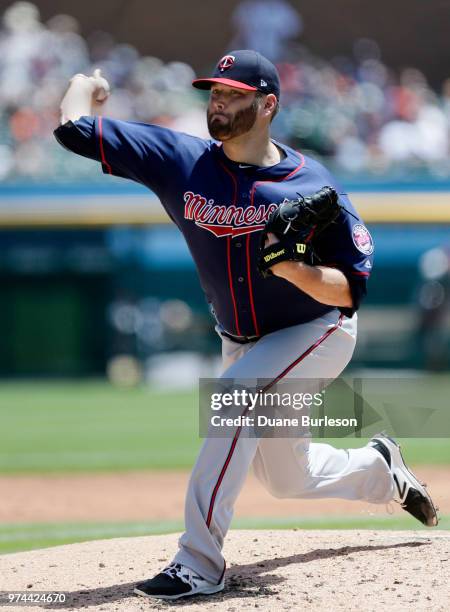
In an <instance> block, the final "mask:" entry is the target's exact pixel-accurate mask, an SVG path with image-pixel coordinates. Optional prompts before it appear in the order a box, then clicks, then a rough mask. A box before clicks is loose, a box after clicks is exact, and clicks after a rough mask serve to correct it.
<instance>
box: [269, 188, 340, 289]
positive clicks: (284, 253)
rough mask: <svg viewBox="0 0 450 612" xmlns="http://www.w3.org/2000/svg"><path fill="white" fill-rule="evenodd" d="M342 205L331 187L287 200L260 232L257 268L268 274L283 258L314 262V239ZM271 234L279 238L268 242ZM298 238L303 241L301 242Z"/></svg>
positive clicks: (315, 258)
mask: <svg viewBox="0 0 450 612" xmlns="http://www.w3.org/2000/svg"><path fill="white" fill-rule="evenodd" d="M341 208H342V206H341V205H340V204H339V196H338V194H337V193H336V191H335V190H334V189H333V188H332V187H322V189H320V190H319V191H317V193H314V194H313V195H311V196H308V197H306V198H304V197H303V196H300V197H299V198H298V200H285V201H284V202H282V203H281V204H280V205H279V206H278V207H277V208H276V209H275V210H274V211H273V212H272V213H271V214H270V216H269V219H268V220H267V223H266V224H265V226H264V231H263V232H262V233H261V241H260V256H259V260H258V270H259V272H260V274H261V275H262V276H263V277H264V278H267V277H268V276H270V275H271V274H272V272H271V269H270V268H272V266H274V265H275V264H277V263H279V262H280V261H305V262H306V263H308V264H310V265H314V263H316V260H318V258H317V256H316V255H315V253H314V248H313V241H315V240H316V239H317V236H318V235H320V233H321V232H323V230H324V229H325V228H326V227H328V226H329V225H330V224H331V223H333V222H334V221H335V220H336V219H337V217H338V216H339V213H340V212H341ZM269 234H274V235H275V236H276V237H277V238H278V242H276V243H275V244H272V245H270V246H266V239H267V237H268V235H269ZM299 240H300V241H301V242H299Z"/></svg>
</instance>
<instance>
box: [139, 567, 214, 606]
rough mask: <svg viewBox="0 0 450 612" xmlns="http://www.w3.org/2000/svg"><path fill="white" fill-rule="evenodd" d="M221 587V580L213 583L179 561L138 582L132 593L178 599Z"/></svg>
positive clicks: (202, 593)
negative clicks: (218, 582)
mask: <svg viewBox="0 0 450 612" xmlns="http://www.w3.org/2000/svg"><path fill="white" fill-rule="evenodd" d="M223 587H224V583H223V581H222V582H221V583H220V584H213V583H212V582H208V581H207V580H205V579H204V578H202V577H201V576H199V575H198V574H197V573H196V572H194V571H193V570H191V569H190V568H189V567H186V566H185V565H181V564H180V563H171V564H170V565H169V566H168V567H166V568H165V569H163V571H162V572H161V573H160V574H157V575H156V576H155V577H154V578H151V579H150V580H145V581H144V582H139V583H138V584H137V585H136V587H135V589H134V593H136V595H143V596H144V597H155V598H157V599H180V598H181V597H190V596H191V595H200V594H201V595H212V594H213V593H218V592H219V591H222V590H223Z"/></svg>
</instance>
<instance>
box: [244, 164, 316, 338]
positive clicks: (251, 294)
mask: <svg viewBox="0 0 450 612" xmlns="http://www.w3.org/2000/svg"><path fill="white" fill-rule="evenodd" d="M299 155H300V157H301V162H300V164H299V165H298V166H297V167H296V168H294V169H293V170H292V172H289V174H287V175H286V176H284V177H283V178H280V179H273V180H267V181H255V182H254V183H253V185H252V189H251V191H250V205H251V206H254V204H253V201H254V197H255V191H256V185H258V184H259V183H280V182H282V181H286V180H287V179H288V178H290V177H291V176H292V175H294V174H295V173H296V172H298V171H299V170H300V169H301V168H303V166H304V165H305V158H304V157H303V155H302V154H301V153H299ZM314 229H315V228H313V230H312V233H311V234H310V235H309V236H308V239H307V240H309V238H310V237H311V236H312V234H313V233H314ZM307 240H306V241H307ZM306 241H305V242H306ZM246 255H247V276H248V292H249V296H250V307H251V310H252V319H253V325H254V327H255V335H256V336H259V326H258V320H257V318H256V311H255V303H254V300H253V287H252V277H251V268H250V234H249V235H248V236H247V253H246Z"/></svg>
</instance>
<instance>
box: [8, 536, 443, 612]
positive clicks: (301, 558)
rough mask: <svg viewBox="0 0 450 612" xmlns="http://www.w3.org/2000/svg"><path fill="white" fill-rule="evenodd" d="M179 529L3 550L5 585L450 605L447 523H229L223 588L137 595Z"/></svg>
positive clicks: (73, 592)
mask: <svg viewBox="0 0 450 612" xmlns="http://www.w3.org/2000/svg"><path fill="white" fill-rule="evenodd" d="M177 538H178V536H177V535H176V534H171V535H166V536H150V537H139V538H131V539H130V538H120V539H115V540H102V541H96V542H87V543H81V544H73V545H69V546H59V547H55V548H48V549H44V550H37V551H32V552H25V553H14V554H10V555H3V556H2V557H0V583H1V590H3V591H22V590H23V591H27V592H28V593H31V592H36V591H53V592H61V591H64V592H68V593H67V600H66V602H65V603H63V604H61V603H59V604H44V605H41V606H35V605H34V606H32V607H29V606H26V607H25V606H20V605H19V606H14V607H9V606H8V607H7V608H6V609H8V610H49V609H52V610H53V609H60V610H61V609H63V610H80V609H83V608H88V609H89V610H93V611H95V610H99V611H100V610H105V611H106V610H120V611H121V612H122V611H123V612H134V611H137V610H144V611H145V610H168V609H170V608H176V607H183V608H187V609H189V610H192V611H196V610H213V609H214V610H219V611H220V610H223V611H227V612H239V611H240V610H241V609H245V608H259V609H260V610H270V611H271V612H273V611H274V610H302V609H307V610H308V611H310V610H321V612H323V610H324V609H328V610H346V611H347V610H364V611H372V610H373V611H377V612H378V611H379V610H380V609H389V610H390V611H392V610H402V611H403V610H405V609H412V610H432V611H437V610H442V611H444V610H448V602H449V600H450V586H449V583H448V574H449V572H448V570H449V567H450V535H449V534H448V533H446V532H443V531H430V532H423V531H421V532H414V531H400V532H392V531H390V532H389V531H303V530H289V531H288V530H286V531H231V532H230V534H229V535H228V537H227V541H226V546H225V554H226V557H227V560H228V568H229V569H228V571H227V575H226V577H227V581H226V587H225V590H224V591H223V592H222V593H220V594H218V595H214V596H212V597H202V596H198V597H196V598H192V599H190V600H184V601H183V600H181V601H180V602H178V603H165V602H160V601H157V600H151V599H147V598H141V597H138V596H135V595H133V586H134V583H135V582H136V581H137V580H141V579H144V578H147V577H150V576H152V575H153V574H154V573H156V572H157V571H159V570H160V569H161V568H162V567H163V566H164V565H165V564H166V563H167V562H168V561H170V560H171V558H172V554H173V553H174V551H175V550H176V544H177Z"/></svg>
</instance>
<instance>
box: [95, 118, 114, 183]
mask: <svg viewBox="0 0 450 612" xmlns="http://www.w3.org/2000/svg"><path fill="white" fill-rule="evenodd" d="M102 121H103V117H99V118H98V137H99V143H100V155H101V158H102V164H103V165H104V166H105V167H106V169H107V170H108V173H109V174H112V169H111V166H110V165H109V164H108V162H107V161H106V157H105V151H104V149H103V124H102Z"/></svg>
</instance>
